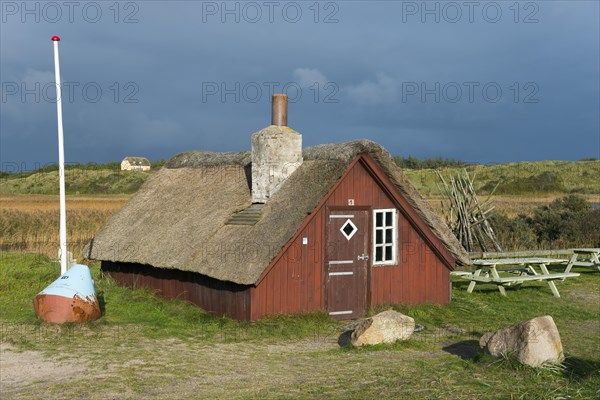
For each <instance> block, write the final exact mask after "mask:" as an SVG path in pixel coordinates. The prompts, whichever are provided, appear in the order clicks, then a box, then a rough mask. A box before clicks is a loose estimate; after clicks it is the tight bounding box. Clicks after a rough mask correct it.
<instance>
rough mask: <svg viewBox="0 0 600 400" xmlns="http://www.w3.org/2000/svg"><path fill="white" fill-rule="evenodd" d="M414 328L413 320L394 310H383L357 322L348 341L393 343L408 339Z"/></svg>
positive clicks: (364, 343)
mask: <svg viewBox="0 0 600 400" xmlns="http://www.w3.org/2000/svg"><path fill="white" fill-rule="evenodd" d="M414 330H415V320H414V319H412V318H411V317H409V316H407V315H404V314H400V313H399V312H396V311H394V310H388V311H384V312H382V313H379V314H377V315H374V316H372V317H371V318H367V319H365V320H364V321H362V322H361V323H359V324H358V325H357V326H356V328H355V329H354V332H352V336H351V338H350V342H351V343H352V345H353V346H356V347H358V346H364V345H369V344H379V343H394V342H395V341H397V340H406V339H408V338H409V337H410V336H411V335H412V333H413V332H414Z"/></svg>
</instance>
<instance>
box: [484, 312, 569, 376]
mask: <svg viewBox="0 0 600 400" xmlns="http://www.w3.org/2000/svg"><path fill="white" fill-rule="evenodd" d="M479 346H481V348H483V349H484V350H485V351H486V352H488V353H490V354H491V355H493V356H496V357H500V356H506V355H508V356H511V355H512V356H514V357H515V358H516V359H517V360H518V361H519V362H520V363H521V364H525V365H529V366H532V367H539V366H541V365H543V364H557V363H560V362H562V361H563V360H564V359H565V356H564V354H563V348H562V343H561V341H560V335H559V333H558V329H557V328H556V324H555V323H554V320H553V319H552V317H551V316H549V315H546V316H543V317H537V318H534V319H530V320H529V321H525V322H521V323H520V324H517V325H513V326H511V327H508V328H504V329H500V330H499V331H496V332H491V333H486V334H485V335H483V336H482V337H481V339H480V340H479Z"/></svg>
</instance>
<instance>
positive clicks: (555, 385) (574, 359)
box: [0, 253, 600, 399]
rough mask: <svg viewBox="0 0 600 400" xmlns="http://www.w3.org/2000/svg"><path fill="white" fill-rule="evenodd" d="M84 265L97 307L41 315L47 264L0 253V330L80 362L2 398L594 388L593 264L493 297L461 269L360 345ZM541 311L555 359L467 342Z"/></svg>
mask: <svg viewBox="0 0 600 400" xmlns="http://www.w3.org/2000/svg"><path fill="white" fill-rule="evenodd" d="M91 270H92V274H93V277H94V280H95V284H96V289H97V292H98V294H99V296H100V299H101V303H102V307H103V310H104V315H103V317H102V318H101V319H99V320H98V321H95V322H92V323H89V324H85V325H67V326H62V327H60V326H54V325H48V324H45V323H42V322H39V321H38V320H37V319H36V318H35V315H34V312H33V306H32V297H33V296H34V295H35V294H36V293H37V292H38V291H39V290H41V289H42V288H44V287H45V286H46V285H47V284H49V283H50V282H52V281H53V280H54V279H55V278H56V276H57V274H58V271H59V266H58V264H57V263H55V262H52V261H50V260H49V259H48V258H46V257H44V256H39V255H35V254H19V253H2V254H1V257H0V306H1V309H0V321H1V324H2V330H1V333H2V336H1V341H2V342H3V343H5V344H10V345H11V346H13V347H14V348H15V351H35V352H40V353H41V354H43V355H44V357H45V358H46V359H48V360H52V363H53V364H55V365H57V366H58V365H62V366H63V367H64V366H65V365H67V366H68V365H72V364H76V365H82V366H85V368H86V371H87V372H85V373H80V374H74V375H72V376H69V377H68V378H67V379H63V377H62V375H58V376H56V377H54V378H53V379H50V380H48V379H42V378H40V379H32V380H31V381H30V383H29V384H27V385H25V384H23V386H22V387H21V388H20V389H19V390H18V391H16V392H14V391H13V392H10V393H9V397H10V395H11V394H12V395H14V396H15V397H16V398H40V397H42V396H43V397H52V398H55V397H57V398H77V397H86V398H117V397H118V398H140V397H143V398H161V399H162V398H184V397H190V398H198V397H203V398H223V397H227V398H242V399H246V398H268V399H271V398H273V399H275V398H291V397H293V398H315V397H329V398H409V397H410V398H427V399H429V398H432V399H448V398H453V399H454V398H457V399H462V398H464V399H473V398H535V399H553V398H583V399H594V398H599V397H600V341H599V340H598V337H599V331H600V273H598V271H596V270H592V269H582V268H580V269H577V270H576V271H575V272H580V273H581V276H580V277H578V278H572V279H567V280H566V281H564V282H560V281H559V282H557V286H558V288H559V290H560V292H561V295H562V296H563V297H562V298H560V299H556V298H554V297H553V296H552V294H551V292H550V289H549V288H548V286H547V284H546V283H539V284H538V283H533V284H527V285H524V286H523V288H521V289H519V290H515V289H512V288H509V289H508V290H507V291H508V296H507V297H502V296H501V295H500V294H499V293H498V290H497V289H496V287H495V285H484V284H478V285H477V286H476V287H475V290H474V292H473V293H472V294H468V293H466V284H467V282H466V281H465V282H463V281H460V280H456V282H454V284H453V286H454V288H453V300H452V302H451V304H449V305H448V306H436V305H419V306H395V307H394V308H395V309H397V310H399V311H401V312H403V313H405V314H407V315H411V316H412V317H413V318H415V321H416V322H417V323H418V324H422V325H425V327H426V330H425V331H423V332H419V333H415V334H414V335H413V336H412V338H411V339H410V340H408V341H406V342H400V343H396V344H393V345H379V346H372V347H366V348H360V349H354V348H340V347H339V346H338V336H340V335H341V334H342V333H343V332H344V328H345V326H346V324H344V323H340V322H336V321H333V320H331V319H330V318H329V317H328V316H327V315H325V314H324V313H318V314H309V315H299V316H276V317H272V318H267V319H264V320H261V321H258V322H255V323H250V322H238V321H234V320H231V319H229V318H219V317H214V316H210V315H208V314H206V313H205V312H203V311H202V310H201V309H199V308H197V307H195V306H193V305H190V304H187V303H185V302H182V301H166V300H162V299H160V298H158V297H156V296H155V295H154V294H153V293H151V292H149V291H146V290H130V289H125V288H122V287H120V286H118V285H116V284H115V283H114V282H113V281H112V280H111V279H108V278H106V277H103V276H101V274H100V271H99V268H98V266H97V264H92V265H91ZM386 308H387V307H378V308H377V309H374V310H371V313H375V312H378V311H381V310H384V309H386ZM547 314H549V315H552V317H553V318H554V320H555V322H556V324H557V326H558V329H559V332H560V334H561V338H562V342H563V347H564V350H565V354H566V360H565V362H564V363H563V365H562V366H559V367H556V368H545V369H539V368H538V369H535V368H529V367H525V366H522V365H520V364H518V363H516V362H515V361H514V360H512V359H510V358H506V359H496V358H493V357H491V356H489V355H485V354H483V353H481V351H480V350H479V347H478V340H479V337H480V336H481V335H482V334H483V333H485V332H487V331H491V330H496V329H499V328H503V327H506V326H509V325H512V324H515V323H517V322H519V321H523V320H526V319H529V318H533V317H536V316H541V315H547ZM36 354H37V353H36ZM82 368H83V367H82Z"/></svg>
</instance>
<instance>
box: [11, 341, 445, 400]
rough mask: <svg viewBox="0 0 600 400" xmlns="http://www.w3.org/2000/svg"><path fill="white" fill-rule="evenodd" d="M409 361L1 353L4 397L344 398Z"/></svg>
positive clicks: (227, 351)
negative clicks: (352, 385) (357, 385)
mask: <svg viewBox="0 0 600 400" xmlns="http://www.w3.org/2000/svg"><path fill="white" fill-rule="evenodd" d="M99 344H100V343H99ZM438 356H439V354H438ZM414 357H415V351H413V350H406V351H402V352H398V351H395V352H394V351H390V352H388V351H377V352H358V353H357V352H348V353H346V354H340V351H339V347H338V345H337V338H326V339H325V340H302V341H288V342H284V343H278V344H272V343H244V342H236V343H216V344H215V343H200V342H194V341H191V342H182V341H179V340H174V339H169V340H166V339H161V340H149V339H143V340H140V341H136V342H127V343H122V344H116V345H115V344H113V345H112V346H111V345H110V343H101V344H100V345H99V346H95V347H92V348H87V349H77V348H74V349H72V353H71V354H66V353H65V352H64V351H63V350H61V351H60V352H57V353H55V354H51V353H46V352H44V353H42V352H38V351H29V350H28V351H18V349H16V348H15V347H13V346H10V345H2V348H1V380H2V383H1V394H2V396H1V397H2V398H3V399H13V398H14V399H21V398H28V399H29V398H40V397H45V398H88V399H107V398H119V399H122V398H152V397H154V398H185V397H188V398H256V397H270V396H272V395H273V394H274V393H275V392H276V393H279V394H284V396H285V397H288V396H291V397H297V396H300V397H302V396H303V395H304V396H306V395H308V397H312V396H313V395H315V396H318V395H320V394H324V393H326V392H328V391H333V393H338V394H340V392H339V391H340V390H342V393H343V388H344V387H347V386H348V382H351V381H353V380H355V379H356V374H357V371H360V370H361V369H363V368H368V369H369V371H370V374H374V375H371V377H369V376H368V375H364V374H362V375H361V376H360V378H361V379H362V382H363V384H369V383H372V382H371V381H373V380H374V379H375V380H376V379H377V376H378V375H379V374H382V373H384V372H385V371H396V372H402V371H404V372H406V374H407V375H406V376H410V372H411V371H412V370H413V369H414V366H412V367H409V366H407V365H406V361H407V360H409V359H411V358H414ZM420 357H423V355H422V354H421V355H420ZM429 357H430V356H428V358H429ZM56 358H58V360H57V361H55V360H54V359H56ZM307 390H308V392H307Z"/></svg>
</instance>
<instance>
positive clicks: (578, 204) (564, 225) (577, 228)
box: [490, 195, 600, 250]
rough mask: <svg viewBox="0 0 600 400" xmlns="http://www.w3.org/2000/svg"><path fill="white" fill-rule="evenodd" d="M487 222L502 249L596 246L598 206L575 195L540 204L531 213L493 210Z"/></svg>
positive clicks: (599, 227) (599, 232)
mask: <svg viewBox="0 0 600 400" xmlns="http://www.w3.org/2000/svg"><path fill="white" fill-rule="evenodd" d="M490 222H491V224H492V226H493V227H494V230H495V231H496V235H497V236H498V240H499V241H500V244H501V245H502V246H503V248H506V249H513V250H522V249H525V248H529V249H531V248H536V247H541V248H568V247H578V246H594V247H596V246H600V209H599V208H592V207H591V206H590V204H589V203H588V202H587V201H586V200H585V199H584V198H582V197H580V196H577V195H568V196H565V197H562V198H559V199H556V200H554V201H553V202H552V203H550V204H548V205H544V206H540V207H538V208H536V209H535V210H534V213H533V216H532V217H526V216H524V215H519V216H517V217H515V218H512V219H511V218H508V217H507V216H505V215H503V214H499V213H494V214H492V215H491V216H490Z"/></svg>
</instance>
